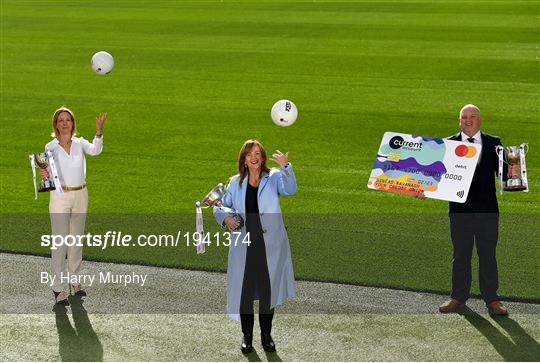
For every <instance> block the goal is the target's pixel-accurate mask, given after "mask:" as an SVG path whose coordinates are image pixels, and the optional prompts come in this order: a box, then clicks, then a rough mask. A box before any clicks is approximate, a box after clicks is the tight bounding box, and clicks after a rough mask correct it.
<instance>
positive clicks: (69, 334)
mask: <svg viewBox="0 0 540 363" xmlns="http://www.w3.org/2000/svg"><path fill="white" fill-rule="evenodd" d="M69 302H70V305H71V311H72V316H73V322H74V325H75V326H74V327H73V326H72V325H71V322H70V320H69V317H68V315H67V308H66V307H65V306H62V305H55V306H54V308H53V311H54V313H55V317H56V330H57V332H58V345H59V347H58V351H59V353H60V359H61V360H62V361H68V362H78V361H79V362H96V361H103V346H102V345H101V342H100V341H99V338H98V336H97V334H96V332H95V331H94V329H93V328H92V324H91V323H90V319H89V318H88V313H87V311H86V310H85V309H84V307H83V300H82V299H81V298H80V297H77V296H70V298H69Z"/></svg>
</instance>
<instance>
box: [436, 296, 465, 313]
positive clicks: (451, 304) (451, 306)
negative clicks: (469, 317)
mask: <svg viewBox="0 0 540 363" xmlns="http://www.w3.org/2000/svg"><path fill="white" fill-rule="evenodd" d="M463 305H465V304H463V303H462V302H461V301H459V300H456V299H450V300H448V301H447V302H445V303H444V304H442V305H441V306H439V311H440V312H441V313H443V314H447V313H453V312H455V311H456V310H457V309H459V308H460V307H462V306H463Z"/></svg>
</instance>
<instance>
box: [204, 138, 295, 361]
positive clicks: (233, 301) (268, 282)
mask: <svg viewBox="0 0 540 363" xmlns="http://www.w3.org/2000/svg"><path fill="white" fill-rule="evenodd" d="M270 160H272V161H274V162H276V163H278V164H279V165H280V168H279V169H275V168H273V169H269V168H268V167H267V166H266V162H267V157H266V151H265V150H264V147H263V146H262V145H261V143H260V142H258V141H257V140H247V141H246V142H245V143H244V145H243V146H242V149H241V150H240V154H239V157H238V174H237V175H235V176H233V177H232V178H231V180H230V182H229V185H228V186H227V189H226V191H225V194H224V196H223V199H222V203H223V206H222V207H215V208H214V215H215V217H216V219H217V222H218V223H219V224H220V225H221V226H223V227H226V228H228V229H229V230H231V231H234V233H236V234H239V236H238V238H237V236H235V235H234V234H233V238H231V239H232V243H231V246H230V249H229V259H228V267H227V312H228V313H229V315H230V316H231V318H232V319H238V315H240V318H241V322H242V332H243V341H242V352H243V353H249V352H251V351H252V350H253V347H252V339H253V322H254V315H253V300H259V322H260V326H261V343H262V346H263V348H264V350H265V351H269V352H272V351H275V344H274V342H273V340H272V337H271V335H270V333H271V328H272V318H273V313H274V307H276V306H277V305H280V304H281V303H283V302H284V301H285V299H287V298H293V297H294V296H295V295H296V289H295V283H294V272H293V266H292V260H291V249H290V246H289V240H288V237H287V231H286V229H285V225H284V223H283V218H282V216H281V208H280V206H279V196H281V195H294V194H295V193H296V179H295V176H294V172H293V170H292V166H291V164H290V163H289V160H288V154H283V153H281V152H280V151H279V150H278V151H276V153H274V154H273V155H272V158H270ZM235 215H236V216H240V217H241V218H242V219H241V220H240V219H239V218H235ZM248 240H249V245H248V243H244V241H248ZM235 241H236V243H235Z"/></svg>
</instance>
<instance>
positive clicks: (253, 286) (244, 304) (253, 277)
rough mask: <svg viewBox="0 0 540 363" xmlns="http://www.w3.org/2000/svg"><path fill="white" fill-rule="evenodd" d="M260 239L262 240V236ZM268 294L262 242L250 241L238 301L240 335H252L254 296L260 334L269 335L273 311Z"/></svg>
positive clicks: (268, 288)
mask: <svg viewBox="0 0 540 363" xmlns="http://www.w3.org/2000/svg"><path fill="white" fill-rule="evenodd" d="M260 237H261V239H262V236H260ZM270 294H271V288H270V276H269V274H268V265H267V263H266V249H265V246H264V240H262V241H261V240H257V239H255V240H254V239H252V243H251V244H250V245H249V246H248V247H247V254H246V267H245V270H244V281H243V284H242V296H241V300H240V321H241V323H242V333H244V334H253V325H254V321H255V318H254V312H253V301H254V300H255V296H256V295H257V296H258V298H259V325H260V327H261V333H263V334H270V333H271V331H272V319H273V317H274V309H270Z"/></svg>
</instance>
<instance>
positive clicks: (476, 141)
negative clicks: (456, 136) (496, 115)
mask: <svg viewBox="0 0 540 363" xmlns="http://www.w3.org/2000/svg"><path fill="white" fill-rule="evenodd" d="M468 138H469V136H467V134H466V133H464V132H463V131H461V141H463V142H470V141H469V140H467V139H468ZM473 138H474V142H473V144H478V145H482V134H481V133H480V130H479V131H478V132H477V133H476V134H474V135H473ZM481 158H482V150H480V155H478V161H477V162H476V163H477V164H480V159H481Z"/></svg>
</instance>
